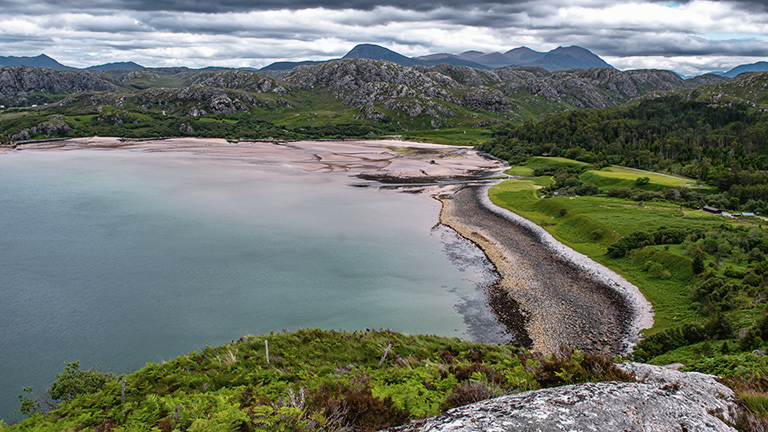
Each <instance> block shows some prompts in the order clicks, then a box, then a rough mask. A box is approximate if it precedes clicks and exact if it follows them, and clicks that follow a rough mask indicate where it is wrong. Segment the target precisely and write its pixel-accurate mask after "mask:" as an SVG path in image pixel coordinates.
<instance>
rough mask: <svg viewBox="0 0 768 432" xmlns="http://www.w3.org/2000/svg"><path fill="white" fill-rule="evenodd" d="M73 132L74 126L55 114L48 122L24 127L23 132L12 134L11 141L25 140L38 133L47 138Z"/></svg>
mask: <svg viewBox="0 0 768 432" xmlns="http://www.w3.org/2000/svg"><path fill="white" fill-rule="evenodd" d="M71 133H72V128H70V127H69V125H68V124H67V123H65V122H64V121H63V120H62V118H61V117H60V116H57V115H53V116H51V117H50V119H49V120H48V121H47V122H43V123H40V124H38V125H37V126H35V127H32V128H27V129H23V130H22V131H21V132H19V133H17V134H14V135H11V141H25V140H28V139H31V138H32V137H34V136H37V135H43V136H45V137H46V138H51V137H60V136H66V135H69V134H71Z"/></svg>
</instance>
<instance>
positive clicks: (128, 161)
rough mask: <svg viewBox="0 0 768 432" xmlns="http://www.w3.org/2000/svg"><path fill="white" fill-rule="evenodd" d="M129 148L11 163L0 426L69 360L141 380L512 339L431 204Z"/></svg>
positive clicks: (312, 177)
mask: <svg viewBox="0 0 768 432" xmlns="http://www.w3.org/2000/svg"><path fill="white" fill-rule="evenodd" d="M352 183H354V181H353V179H350V178H349V177H346V176H344V175H339V174H323V173H313V174H312V173H305V172H302V171H300V170H298V169H294V168H287V167H286V168H280V167H273V168H270V167H264V166H254V165H252V164H247V163H240V162H237V161H221V160H209V159H205V158H200V157H194V156H192V155H186V156H183V155H180V154H162V153H147V152H144V153H137V152H130V151H126V150H76V151H12V152H5V153H0V221H2V223H1V224H0V299H2V301H0V347H2V348H0V364H2V365H3V367H2V368H0V418H3V419H5V420H6V421H10V420H12V419H13V414H12V413H13V410H14V409H15V408H16V407H17V406H18V400H17V399H16V396H17V395H18V394H19V393H21V388H22V387H23V386H27V385H34V386H35V387H36V388H37V389H43V388H46V387H47V386H48V385H50V383H51V382H52V380H53V379H54V375H55V374H56V373H57V372H60V371H61V370H62V369H63V367H64V361H69V360H75V359H79V360H80V361H81V364H82V365H83V366H84V367H85V368H90V367H99V368H102V369H103V370H106V371H113V372H116V373H124V372H131V371H133V370H136V369H138V368H140V367H142V366H143V365H144V364H145V363H147V362H160V361H163V360H164V359H170V358H172V357H174V356H177V355H180V354H185V353H188V352H190V351H192V350H199V349H201V348H203V347H205V345H206V343H210V344H212V345H215V344H221V343H226V342H229V341H231V340H234V339H238V338H239V337H240V336H242V335H246V334H262V333H269V332H270V331H272V330H274V331H281V330H283V329H287V330H295V329H298V328H304V327H319V328H325V329H344V330H364V329H366V328H370V329H378V328H389V329H392V330H395V331H402V332H406V333H411V334H416V333H427V334H437V335H445V336H458V337H461V338H463V339H468V340H475V341H500V340H502V339H503V335H502V332H501V330H500V328H499V326H498V324H496V322H495V320H494V318H493V316H492V314H491V313H490V312H489V311H488V308H487V306H486V304H485V301H484V296H483V291H482V287H484V286H487V285H488V284H489V283H491V282H492V281H493V280H494V277H495V276H494V274H493V272H492V270H491V267H490V265H489V264H488V262H487V261H486V260H485V257H484V256H483V255H482V253H480V252H479V250H478V249H476V248H475V247H474V246H472V245H470V244H469V243H467V242H466V241H464V240H462V239H460V238H459V237H457V236H456V235H455V234H454V233H453V232H452V231H450V230H448V229H446V228H443V227H440V226H435V224H436V222H437V220H438V212H439V203H438V202H436V201H435V200H433V199H431V198H430V197H429V196H428V195H425V194H410V193H402V192H400V191H397V190H385V189H376V188H356V187H351V186H350V185H351V184H352Z"/></svg>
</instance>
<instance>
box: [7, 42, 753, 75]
mask: <svg viewBox="0 0 768 432" xmlns="http://www.w3.org/2000/svg"><path fill="white" fill-rule="evenodd" d="M341 59H370V60H384V61H389V62H392V63H395V64H398V65H401V66H436V65H439V64H448V65H451V66H467V67H471V68H473V69H480V70H487V69H500V68H505V67H518V66H533V67H540V68H542V69H546V70H548V71H550V72H552V71H560V70H569V69H589V68H613V66H611V65H610V64H608V63H606V62H605V61H604V60H603V59H602V58H600V57H599V56H597V55H595V54H594V53H592V52H591V51H589V50H587V49H585V48H582V47H579V46H570V47H558V48H555V49H553V50H552V51H549V52H539V51H534V50H532V49H530V48H528V47H518V48H514V49H511V50H509V51H507V52H505V53H499V52H492V53H485V52H481V51H465V52H463V53H461V54H448V53H438V54H429V55H423V56H418V57H406V56H404V55H402V54H400V53H397V52H395V51H392V50H390V49H388V48H384V47H382V46H379V45H373V44H360V45H357V46H355V47H354V48H353V49H352V50H350V51H349V52H348V53H347V54H345V55H344V56H343V57H341ZM334 60H339V59H329V60H305V61H299V62H289V61H280V62H275V63H272V64H270V65H268V66H266V67H263V68H261V69H256V68H250V67H246V68H242V69H243V70H250V71H255V70H260V71H261V72H265V73H279V72H284V71H288V70H291V69H293V68H295V67H297V66H311V65H318V64H323V63H327V62H329V61H334ZM0 66H31V67H41V68H49V69H53V70H77V68H74V67H71V66H65V65H63V64H61V63H59V62H58V61H56V60H55V59H53V58H51V57H49V56H47V55H45V54H40V55H38V56H36V57H14V56H7V57H3V56H0ZM142 69H148V68H145V67H144V66H142V65H139V64H137V63H134V62H132V61H128V62H117V63H107V64H102V65H97V66H91V67H88V68H83V69H80V70H88V71H97V72H105V71H119V70H128V71H130V70H142ZM155 69H156V70H157V69H160V68H155ZM174 69H179V68H174ZM181 69H186V68H181ZM216 69H226V68H216ZM763 71H768V62H765V61H761V62H757V63H752V64H744V65H739V66H736V67H735V68H733V69H731V70H729V71H727V72H722V71H720V72H711V74H714V75H722V76H725V77H728V78H733V77H735V76H736V75H738V74H740V73H742V72H763ZM684 78H685V77H684Z"/></svg>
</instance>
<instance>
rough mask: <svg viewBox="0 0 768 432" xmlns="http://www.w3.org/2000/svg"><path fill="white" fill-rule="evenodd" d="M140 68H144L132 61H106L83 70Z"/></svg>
mask: <svg viewBox="0 0 768 432" xmlns="http://www.w3.org/2000/svg"><path fill="white" fill-rule="evenodd" d="M141 69H146V68H145V67H144V66H142V65H140V64H137V63H134V62H132V61H128V62H114V63H106V64H103V65H97V66H91V67H88V68H85V70H89V71H108V70H141Z"/></svg>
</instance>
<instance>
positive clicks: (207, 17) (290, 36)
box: [0, 0, 768, 75]
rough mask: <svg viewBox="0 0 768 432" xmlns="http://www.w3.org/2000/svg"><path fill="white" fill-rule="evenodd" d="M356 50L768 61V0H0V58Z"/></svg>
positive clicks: (236, 62) (312, 55)
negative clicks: (572, 51)
mask: <svg viewBox="0 0 768 432" xmlns="http://www.w3.org/2000/svg"><path fill="white" fill-rule="evenodd" d="M359 43H375V44H379V45H382V46H385V47H387V48H390V49H393V50H395V51H397V52H399V53H401V54H404V55H407V56H418V55H425V54H433V53H439V52H448V53H452V54H457V53H460V52H463V51H467V50H479V51H484V52H492V51H499V52H505V51H507V50H509V49H512V48H516V47H519V46H527V47H529V48H532V49H534V50H537V51H549V50H551V49H554V48H557V47H558V46H570V45H579V46H582V47H584V48H587V49H589V50H590V51H592V52H594V53H595V54H597V55H599V56H600V57H602V58H603V59H604V60H606V61H607V62H608V63H610V64H612V65H613V66H615V67H617V68H619V69H622V70H624V69H640V68H659V69H671V70H675V71H677V72H680V73H683V74H687V75H694V74H700V73H704V72H709V71H716V70H728V69H731V68H733V67H734V66H737V65H739V64H744V63H754V62H757V61H763V60H765V61H768V7H766V0H738V1H737V0H733V1H731V0H716V1H701V0H691V1H654V0H637V1H611V0H547V1H543V0H533V1H528V0H508V1H487V0H480V1H470V2H467V1H466V0H426V1H420V0H389V1H388V0H339V1H335V0H258V1H252V0H222V1H215V0H67V1H61V0H42V1H35V0H0V47H2V48H0V55H6V56H7V55H16V56H33V55H38V54H40V53H45V54H48V55H49V56H51V57H53V58H55V59H56V60H58V61H59V62H61V63H63V64H66V65H69V66H75V67H85V66H92V65H96V64H103V63H109V62H116V61H128V60H132V61H135V62H137V63H139V64H142V65H144V66H150V67H157V66H189V67H204V66H229V67H243V66H251V67H262V66H266V65H268V64H270V63H272V62H274V61H281V60H291V61H292V60H325V59H329V58H336V57H341V56H343V55H344V54H345V53H346V52H347V51H349V50H350V49H352V48H353V47H354V46H355V45H356V44H359Z"/></svg>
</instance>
